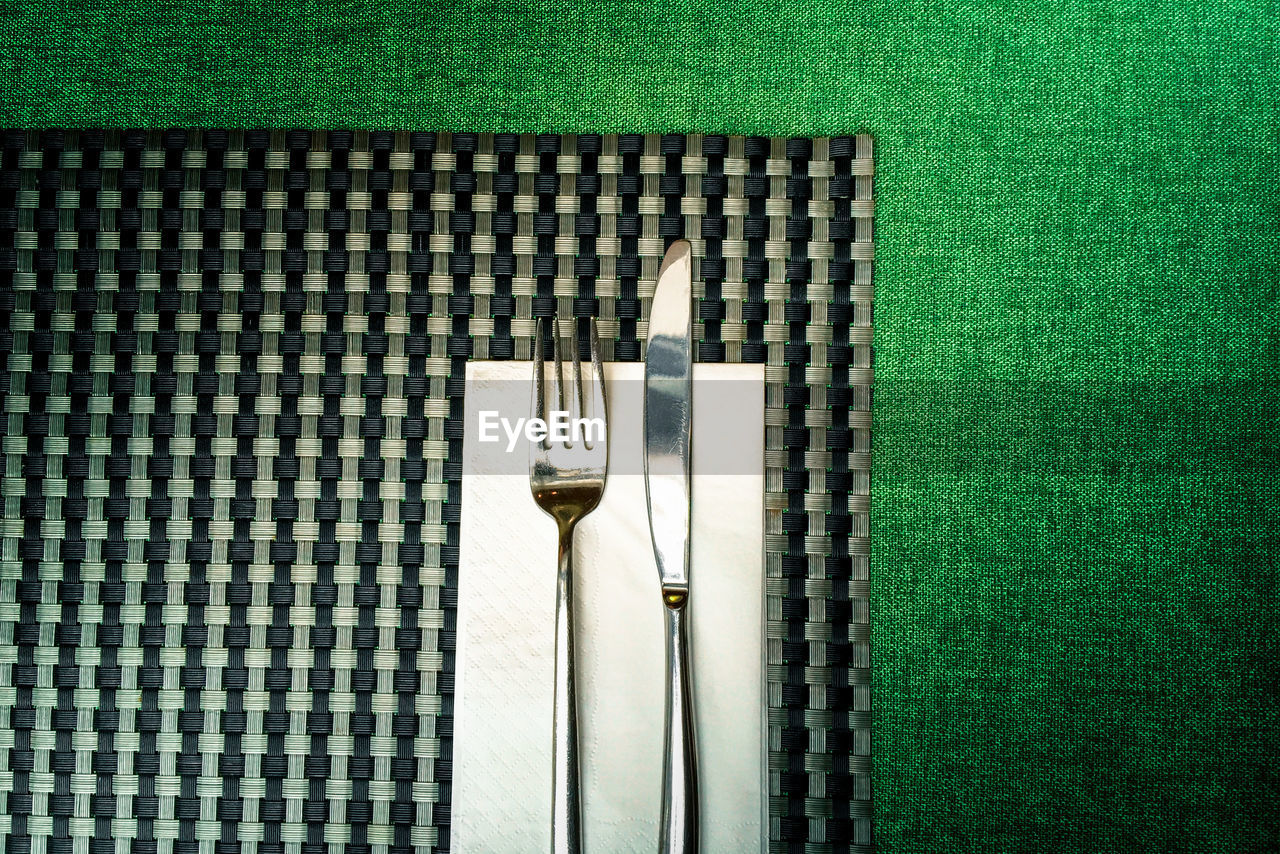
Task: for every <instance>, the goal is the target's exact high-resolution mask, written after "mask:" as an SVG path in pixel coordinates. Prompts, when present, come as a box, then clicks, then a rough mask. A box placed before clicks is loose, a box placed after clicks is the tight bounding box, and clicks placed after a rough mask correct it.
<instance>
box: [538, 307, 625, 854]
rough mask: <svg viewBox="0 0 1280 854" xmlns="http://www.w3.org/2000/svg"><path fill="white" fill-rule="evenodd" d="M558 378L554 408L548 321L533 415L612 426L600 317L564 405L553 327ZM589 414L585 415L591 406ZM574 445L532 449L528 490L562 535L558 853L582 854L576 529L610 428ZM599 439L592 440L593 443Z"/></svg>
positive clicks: (604, 461) (597, 483) (600, 483)
mask: <svg viewBox="0 0 1280 854" xmlns="http://www.w3.org/2000/svg"><path fill="white" fill-rule="evenodd" d="M552 324H553V325H552V352H553V353H554V354H555V355H554V363H555V364H554V373H553V374H552V380H551V398H552V401H551V404H550V406H548V403H547V400H546V395H545V394H544V391H545V389H544V373H545V370H546V363H545V352H546V351H545V341H544V336H543V332H542V322H541V321H539V323H538V331H537V337H536V344H535V348H534V356H533V359H534V361H533V396H532V402H531V405H530V411H531V413H532V415H531V417H533V418H538V419H541V420H542V421H543V423H544V424H550V423H551V422H552V420H553V418H554V413H555V412H561V413H564V412H568V416H569V418H570V419H571V420H570V422H569V423H570V425H573V424H574V423H577V422H578V420H579V419H581V418H584V417H590V418H593V419H595V418H598V419H601V422H602V423H605V424H607V417H608V416H607V414H606V412H605V402H604V370H603V368H602V366H601V364H600V342H599V337H598V334H597V332H596V324H595V319H594V318H593V319H592V321H591V361H590V368H589V372H590V378H589V380H588V383H587V386H586V387H585V388H584V386H583V383H582V361H581V360H580V359H578V358H576V356H577V346H576V344H577V341H576V337H575V339H574V356H575V358H574V359H573V367H572V374H573V383H572V384H573V388H572V390H571V393H570V397H571V399H570V400H569V401H568V406H566V401H565V399H564V384H563V382H562V379H561V376H562V368H561V360H560V321H559V319H556V320H554V321H553V322H552ZM588 402H589V405H590V416H586V415H585V414H584V413H585V412H586V409H587V405H588ZM569 432H570V436H569V438H568V440H564V439H561V438H555V437H553V436H551V435H548V437H547V438H546V439H545V440H543V441H538V442H531V443H530V445H529V488H530V489H531V490H532V492H533V500H534V502H535V503H537V505H538V506H539V507H540V508H542V510H543V511H544V512H545V513H546V514H547V515H549V516H550V517H551V518H552V519H554V520H555V522H556V528H557V530H558V532H559V536H560V545H559V550H558V552H559V569H558V572H557V574H556V628H555V637H556V647H555V650H556V651H555V706H554V711H553V720H552V741H553V751H554V764H553V766H552V809H551V822H552V823H551V851H552V854H578V852H580V851H581V850H582V815H581V804H582V798H581V787H580V785H579V779H578V710H577V701H576V694H575V690H574V662H573V634H574V628H573V530H574V526H576V525H577V524H578V522H579V521H581V520H582V518H583V517H584V516H586V515H587V514H588V513H590V512H591V511H592V510H594V509H595V508H596V505H598V504H599V503H600V497H601V496H602V495H603V494H604V481H605V473H606V471H607V469H608V462H609V450H608V439H607V436H608V434H607V427H606V432H605V435H604V436H591V435H590V434H589V433H588V431H587V430H586V429H583V430H582V431H581V432H580V433H579V434H578V435H576V436H575V435H573V428H572V426H571V427H570V431H569ZM588 438H592V439H593V441H588Z"/></svg>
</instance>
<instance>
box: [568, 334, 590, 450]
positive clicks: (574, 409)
mask: <svg viewBox="0 0 1280 854" xmlns="http://www.w3.org/2000/svg"><path fill="white" fill-rule="evenodd" d="M577 325H578V323H577V321H576V320H575V321H573V326H574V334H573V337H571V338H570V339H569V341H570V342H571V344H572V345H573V393H572V395H571V398H570V400H569V417H570V418H571V419H573V422H576V421H577V420H578V419H579V418H581V417H582V409H583V404H584V403H585V401H586V398H585V397H583V389H582V355H581V353H580V352H579V351H578V335H577ZM573 422H570V428H569V429H570V431H572V429H573ZM570 441H572V432H570Z"/></svg>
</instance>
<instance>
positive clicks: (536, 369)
mask: <svg viewBox="0 0 1280 854" xmlns="http://www.w3.org/2000/svg"><path fill="white" fill-rule="evenodd" d="M534 324H535V326H534V329H535V332H534V336H533V399H532V400H531V401H530V402H529V411H530V414H531V417H533V418H543V417H544V415H545V412H544V408H543V401H544V399H545V398H544V395H543V384H544V383H545V379H544V377H543V374H544V373H545V372H546V363H545V353H546V350H545V342H544V340H543V334H542V318H540V317H539V318H536V319H535V320H534Z"/></svg>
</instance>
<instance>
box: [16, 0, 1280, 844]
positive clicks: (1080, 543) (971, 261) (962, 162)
mask: <svg viewBox="0 0 1280 854" xmlns="http://www.w3.org/2000/svg"><path fill="white" fill-rule="evenodd" d="M239 5H241V4H231V3H224V2H206V3H196V2H184V3H122V4H118V5H115V6H111V7H109V8H108V7H106V6H104V5H103V4H96V3H58V4H50V3H48V2H29V1H24V2H10V3H7V4H5V5H4V6H3V7H0V79H3V80H4V85H3V90H2V91H0V123H3V124H8V125H37V126H39V125H51V124H52V125H108V126H118V125H172V124H176V125H185V124H200V125H219V126H255V125H287V126H298V125H301V126H335V125H338V126H373V127H396V128H400V127H409V128H420V129H459V130H508V131H517V130H518V131H532V130H546V131H586V130H594V131H610V130H628V131H658V130H679V131H722V132H746V133H759V134H797V135H799V134H806V135H807V134H825V133H833V132H835V133H839V132H850V131H870V132H871V133H873V134H875V136H876V140H877V142H876V145H877V148H876V153H877V185H876V186H877V204H878V209H877V259H878V264H877V270H876V303H877V305H876V308H877V312H876V315H877V318H876V386H877V388H876V409H875V415H874V417H875V431H876V432H875V469H874V477H873V500H872V555H873V565H872V566H873V596H874V599H873V602H874V604H873V613H872V619H873V623H874V626H873V635H874V662H875V679H876V694H875V714H876V729H875V743H874V750H875V762H876V774H875V781H876V833H877V840H878V843H879V845H880V846H881V847H882V850H885V851H948V852H954V851H987V850H993V849H994V850H1057V851H1086V850H1088V851H1097V850H1125V849H1135V848H1143V849H1147V850H1160V851H1195V852H1214V851H1246V850H1266V849H1270V850H1276V849H1277V848H1280V806H1278V804H1280V770H1278V769H1277V757H1278V756H1280V736H1278V733H1280V701H1278V700H1277V685H1280V664H1278V663H1277V662H1278V661H1280V643H1278V639H1280V618H1278V617H1277V614H1276V607H1277V601H1276V600H1277V595H1276V594H1277V582H1276V561H1277V558H1276V556H1277V554H1280V542H1278V539H1280V537H1278V534H1280V511H1278V504H1277V501H1278V499H1280V496H1278V495H1277V492H1278V487H1277V479H1276V475H1277V470H1278V469H1280V465H1277V463H1278V462H1280V453H1278V451H1277V441H1276V432H1275V431H1276V429H1277V427H1278V426H1280V424H1278V423H1277V421H1278V407H1277V398H1278V396H1280V395H1278V394H1277V390H1278V389H1277V383H1280V366H1278V363H1280V320H1278V317H1280V305H1278V300H1277V286H1278V284H1280V251H1278V250H1280V201H1278V198H1280V168H1278V167H1280V113H1278V110H1280V6H1278V5H1277V3H1276V2H1274V0H1272V1H1271V2H1267V0H1225V1H1224V2H1216V3H1187V2H1182V0H1145V2H1142V1H1141V0H1113V2H1106V3H1100V2H1089V3H1083V2H1081V3H1066V2H1057V0H1051V2H1035V3H1028V2H1025V0H981V2H974V0H968V2H965V1H964V0H961V2H922V0H897V2H888V1H887V0H849V2H842V3H840V2H833V0H816V1H815V0H786V2H778V3H770V2H763V0H758V1H757V2H701V3H672V4H665V5H654V4H649V3H645V4H641V3H626V4H608V3H600V2H573V3H569V2H561V3H553V4H530V3H497V2H490V3H458V4H440V3H432V4H411V3H401V2H376V0H375V1H374V2H359V3H356V2H352V3H315V2H311V3H298V4H290V5H287V6H286V4H279V5H272V6H269V5H265V4H252V5H254V7H255V10H256V11H253V12H250V13H248V14H245V13H242V12H235V11H233V7H235V6H239Z"/></svg>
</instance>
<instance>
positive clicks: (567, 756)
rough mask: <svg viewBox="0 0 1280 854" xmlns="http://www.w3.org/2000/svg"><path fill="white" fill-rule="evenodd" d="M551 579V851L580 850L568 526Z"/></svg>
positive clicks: (556, 853)
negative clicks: (553, 598) (553, 586)
mask: <svg viewBox="0 0 1280 854" xmlns="http://www.w3.org/2000/svg"><path fill="white" fill-rule="evenodd" d="M559 553H560V560H559V569H558V572H557V574H556V654H555V658H556V660H555V667H556V673H555V705H554V707H553V711H552V716H553V717H552V731H551V735H552V739H551V740H552V745H553V750H554V753H555V756H554V760H553V762H554V764H553V765H552V773H551V788H552V794H551V852H552V854H579V852H581V851H582V822H581V812H580V805H581V793H580V790H579V788H578V702H577V696H576V691H575V688H574V674H573V526H572V525H564V526H562V527H561V529H560V548H559Z"/></svg>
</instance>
